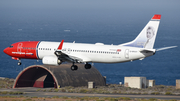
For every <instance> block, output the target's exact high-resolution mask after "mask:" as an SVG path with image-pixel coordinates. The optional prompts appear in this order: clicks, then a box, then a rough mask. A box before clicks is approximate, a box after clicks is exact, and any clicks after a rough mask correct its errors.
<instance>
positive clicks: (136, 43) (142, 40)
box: [121, 14, 161, 49]
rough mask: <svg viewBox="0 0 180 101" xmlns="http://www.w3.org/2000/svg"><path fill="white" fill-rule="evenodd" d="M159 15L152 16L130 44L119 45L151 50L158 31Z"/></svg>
mask: <svg viewBox="0 0 180 101" xmlns="http://www.w3.org/2000/svg"><path fill="white" fill-rule="evenodd" d="M160 19H161V15H158V14H156V15H154V16H153V17H152V19H151V20H150V21H149V22H148V24H147V25H146V26H145V27H144V29H143V30H142V31H141V32H140V33H139V35H138V36H137V37H136V38H135V39H134V40H133V41H131V42H128V43H124V44H121V45H123V46H131V47H139V48H147V49H153V46H154V42H155V39H156V34H157V31H158V27H159V23H160Z"/></svg>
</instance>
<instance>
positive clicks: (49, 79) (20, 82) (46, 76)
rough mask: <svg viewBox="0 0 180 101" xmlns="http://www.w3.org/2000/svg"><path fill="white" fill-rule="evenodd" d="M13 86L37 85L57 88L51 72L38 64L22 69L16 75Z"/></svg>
mask: <svg viewBox="0 0 180 101" xmlns="http://www.w3.org/2000/svg"><path fill="white" fill-rule="evenodd" d="M16 80H17V81H16V82H15V84H14V87H13V88H18V87H38V88H49V87H51V88H52V87H54V88H57V86H56V82H55V80H54V78H53V76H52V75H51V73H50V72H49V71H48V70H46V69H45V68H42V67H40V66H33V67H29V68H28V69H26V70H23V71H22V72H21V73H20V74H19V75H18V77H17V79H16Z"/></svg>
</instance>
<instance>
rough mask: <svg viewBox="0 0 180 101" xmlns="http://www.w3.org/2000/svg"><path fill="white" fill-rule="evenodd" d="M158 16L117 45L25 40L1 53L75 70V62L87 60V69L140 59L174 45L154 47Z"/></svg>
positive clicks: (14, 57)
mask: <svg viewBox="0 0 180 101" xmlns="http://www.w3.org/2000/svg"><path fill="white" fill-rule="evenodd" d="M160 19H161V15H154V16H153V17H152V19H151V20H150V21H149V22H148V24H147V25H146V26H145V27H144V29H143V30H142V31H141V32H140V34H139V35H138V36H137V37H136V38H135V39H134V40H133V41H131V42H128V43H124V44H120V45H104V44H103V43H95V44H84V43H75V42H73V43H66V42H64V40H62V41H61V42H48V41H24V42H17V43H14V44H12V45H11V46H10V47H8V48H6V49H4V53H6V54H8V55H9V56H11V57H12V59H15V60H19V62H18V65H21V61H20V59H42V62H43V64H49V65H60V64H61V63H62V62H65V61H67V62H72V63H73V64H72V66H71V69H72V70H77V69H78V67H77V65H75V63H86V64H85V66H84V67H85V68H86V69H90V68H91V65H90V64H88V63H89V62H94V63H121V62H128V61H133V60H142V59H144V58H145V57H148V56H152V55H154V54H155V52H156V51H159V50H164V49H168V48H174V47H176V46H171V47H165V48H160V49H153V46H154V42H155V38H156V34H157V30H158V26H159V23H160Z"/></svg>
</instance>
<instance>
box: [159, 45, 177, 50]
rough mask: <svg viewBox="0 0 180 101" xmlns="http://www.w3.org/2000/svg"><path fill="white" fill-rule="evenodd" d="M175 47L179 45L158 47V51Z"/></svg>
mask: <svg viewBox="0 0 180 101" xmlns="http://www.w3.org/2000/svg"><path fill="white" fill-rule="evenodd" d="M175 47H177V46H170V47H163V48H158V49H156V51H161V50H166V49H170V48H175Z"/></svg>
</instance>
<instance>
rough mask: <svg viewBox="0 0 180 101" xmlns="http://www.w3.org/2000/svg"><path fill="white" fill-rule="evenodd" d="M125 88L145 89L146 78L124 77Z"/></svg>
mask: <svg viewBox="0 0 180 101" xmlns="http://www.w3.org/2000/svg"><path fill="white" fill-rule="evenodd" d="M124 84H125V87H131V88H139V89H141V88H146V77H124Z"/></svg>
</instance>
